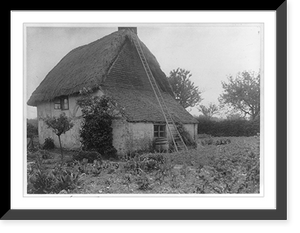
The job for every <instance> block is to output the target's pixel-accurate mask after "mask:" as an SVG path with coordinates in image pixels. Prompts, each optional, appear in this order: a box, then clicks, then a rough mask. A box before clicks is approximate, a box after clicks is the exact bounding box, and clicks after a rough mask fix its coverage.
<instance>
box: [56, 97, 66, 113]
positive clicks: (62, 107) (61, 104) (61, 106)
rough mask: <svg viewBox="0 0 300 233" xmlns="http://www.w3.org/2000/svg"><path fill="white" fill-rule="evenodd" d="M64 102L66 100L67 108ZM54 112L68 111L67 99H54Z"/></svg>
mask: <svg viewBox="0 0 300 233" xmlns="http://www.w3.org/2000/svg"><path fill="white" fill-rule="evenodd" d="M65 100H67V102H66V105H67V107H65ZM53 102H54V110H61V111H63V110H69V97H68V96H66V95H64V96H60V97H57V98H55V99H54V101H53Z"/></svg>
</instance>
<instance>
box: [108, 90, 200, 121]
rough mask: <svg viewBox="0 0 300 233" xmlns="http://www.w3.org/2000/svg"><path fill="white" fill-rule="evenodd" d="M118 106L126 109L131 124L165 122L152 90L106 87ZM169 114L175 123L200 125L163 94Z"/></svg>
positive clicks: (171, 98) (166, 94)
mask: <svg viewBox="0 0 300 233" xmlns="http://www.w3.org/2000/svg"><path fill="white" fill-rule="evenodd" d="M105 89H106V91H107V94H108V95H109V96H111V97H112V98H113V99H114V100H115V101H116V102H117V103H118V106H120V107H122V108H124V114H125V117H126V120H127V121H129V122H156V123H163V122H165V119H164V116H163V114H162V111H161V109H160V106H159V104H158V102H157V100H156V97H155V95H154V92H153V91H152V90H141V89H131V88H126V87H122V88H120V87H106V88H105ZM162 95H163V98H164V100H165V103H166V105H167V106H168V109H169V112H170V113H171V115H172V117H173V120H174V121H175V122H181V123H186V124H187V123H198V121H197V120H196V119H195V118H194V117H193V116H192V115H190V114H189V113H188V112H187V111H186V110H185V109H184V108H183V107H182V106H181V105H180V104H179V103H178V102H177V101H176V100H175V99H174V98H173V97H172V96H171V95H169V94H168V93H166V92H163V93H162Z"/></svg>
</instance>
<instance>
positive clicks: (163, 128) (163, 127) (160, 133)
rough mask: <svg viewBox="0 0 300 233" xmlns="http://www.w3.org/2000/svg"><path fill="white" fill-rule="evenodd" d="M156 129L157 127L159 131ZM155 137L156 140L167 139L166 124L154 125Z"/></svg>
mask: <svg viewBox="0 0 300 233" xmlns="http://www.w3.org/2000/svg"><path fill="white" fill-rule="evenodd" d="M156 127H157V130H155V128H156ZM156 135H157V136H156ZM153 136H154V138H165V137H167V130H166V124H154V125H153Z"/></svg>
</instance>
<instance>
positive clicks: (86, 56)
mask: <svg viewBox="0 0 300 233" xmlns="http://www.w3.org/2000/svg"><path fill="white" fill-rule="evenodd" d="M132 36H135V34H133V33H132V32H130V31H127V30H121V31H116V32H114V33H112V34H110V35H107V36H105V37H103V38H101V39H99V40H96V41H94V42H92V43H90V44H87V45H83V46H80V47H78V48H76V49H73V50H72V51H71V52H69V53H68V54H67V55H66V56H65V57H63V58H62V59H61V61H60V62H59V63H58V64H57V65H56V66H55V67H54V68H53V69H52V70H51V71H50V72H49V73H48V74H47V76H46V77H45V79H44V80H43V81H42V82H41V84H40V85H39V86H38V87H37V88H36V90H35V91H34V92H33V94H32V95H31V97H30V99H29V100H28V102H27V103H28V105H31V106H37V104H38V103H39V102H43V101H49V100H52V99H53V98H55V97H57V96H61V95H71V94H74V93H77V92H79V91H80V90H81V89H82V88H83V87H86V88H88V87H89V88H91V89H95V88H97V87H99V86H100V85H101V84H102V83H103V81H104V79H105V75H106V74H107V71H108V70H109V68H110V66H111V65H112V63H113V62H114V60H115V59H116V57H117V55H118V54H119V52H120V50H121V48H122V46H123V45H124V43H125V41H126V39H130V38H131V37H132ZM142 47H143V50H144V52H145V56H146V58H147V60H148V62H149V65H150V67H151V69H152V68H153V70H155V71H156V74H155V76H156V77H159V78H160V79H165V74H164V73H163V72H162V71H161V69H160V68H159V64H158V62H157V60H156V59H155V57H154V56H153V54H151V52H150V51H149V50H148V49H147V48H146V46H145V45H144V44H142ZM164 88H165V89H166V91H168V92H170V93H171V89H170V87H169V86H168V85H165V87H164Z"/></svg>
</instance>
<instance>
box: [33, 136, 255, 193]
mask: <svg viewBox="0 0 300 233" xmlns="http://www.w3.org/2000/svg"><path fill="white" fill-rule="evenodd" d="M223 142H224V143H223ZM27 181H28V182H27V190H28V193H38V194H57V193H60V194H107V193H114V194H120V193H128V194H130V193H134V194H136V193H140V194H146V193H155V194H157V193H166V194H172V193H174V194H193V193H196V194H197V193H198V194H218V193H259V188H260V186H259V183H260V155H259V138H258V137H228V138H226V140H224V138H204V139H199V141H198V147H197V149H192V150H189V151H182V152H177V153H145V154H130V155H128V156H126V157H122V158H119V159H118V160H114V161H111V160H103V159H102V158H101V156H100V155H99V154H98V153H95V152H94V153H90V154H89V153H86V154H79V152H77V151H66V153H65V158H64V161H63V163H62V162H61V160H60V156H59V150H58V149H52V150H49V151H47V150H38V151H36V152H33V153H29V154H28V169H27Z"/></svg>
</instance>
